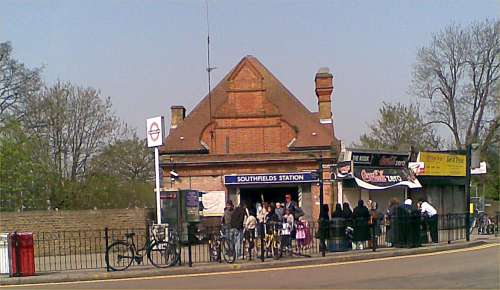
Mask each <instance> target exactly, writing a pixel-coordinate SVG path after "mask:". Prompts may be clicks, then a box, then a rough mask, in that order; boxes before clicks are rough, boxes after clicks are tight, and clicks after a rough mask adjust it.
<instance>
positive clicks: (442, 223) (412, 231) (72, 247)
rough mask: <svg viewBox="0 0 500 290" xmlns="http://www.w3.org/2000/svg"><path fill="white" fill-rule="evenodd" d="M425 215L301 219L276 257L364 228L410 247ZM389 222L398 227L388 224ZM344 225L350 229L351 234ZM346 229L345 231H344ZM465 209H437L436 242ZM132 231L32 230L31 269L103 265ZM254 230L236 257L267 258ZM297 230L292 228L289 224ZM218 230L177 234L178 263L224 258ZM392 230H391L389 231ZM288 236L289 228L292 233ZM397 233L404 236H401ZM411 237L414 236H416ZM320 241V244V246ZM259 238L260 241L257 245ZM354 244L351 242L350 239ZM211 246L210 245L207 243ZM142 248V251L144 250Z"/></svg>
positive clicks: (447, 236) (140, 239)
mask: <svg viewBox="0 0 500 290" xmlns="http://www.w3.org/2000/svg"><path fill="white" fill-rule="evenodd" d="M493 220H494V222H495V223H496V234H498V220H499V217H498V216H496V217H495V218H493ZM429 223H430V220H428V219H421V218H420V217H415V218H409V217H404V218H399V219H397V218H396V219H394V218H393V219H392V220H390V222H388V221H384V220H382V219H381V220H380V221H379V222H376V223H370V222H369V219H367V218H363V219H359V220H352V219H350V220H345V219H344V221H343V222H339V221H338V220H334V219H332V220H330V221H329V223H328V224H327V225H328V229H327V231H326V232H328V235H327V236H322V235H321V234H320V233H325V231H322V230H324V228H322V227H324V226H325V223H321V224H320V223H318V222H317V221H314V222H311V221H309V222H307V223H306V226H305V239H299V240H297V239H295V238H293V237H292V239H291V248H290V251H289V252H288V253H287V254H283V256H282V257H281V258H283V259H289V258H290V257H294V256H306V257H308V256H315V255H316V256H317V255H320V254H324V253H325V252H329V251H348V250H351V249H352V245H353V244H352V242H353V240H354V239H355V238H356V237H357V234H356V231H358V234H359V231H368V238H366V235H365V237H364V239H363V240H361V241H360V242H359V243H357V244H358V245H362V246H363V249H371V250H374V251H375V250H376V249H377V248H384V247H390V246H397V247H414V246H421V245H425V244H426V243H429V242H431V235H430V232H429V228H430V224H429ZM394 227H399V231H398V230H396V231H395V230H394ZM349 228H350V229H352V230H353V233H354V236H351V233H350V232H349ZM346 230H347V231H346ZM465 231H466V229H465V214H449V215H441V216H438V218H437V233H438V241H439V242H448V243H451V242H453V241H456V240H464V239H465ZM131 232H134V233H135V236H134V237H133V239H134V242H135V244H136V245H137V247H138V248H141V247H142V246H143V245H144V244H145V242H146V241H147V240H148V239H149V229H148V226H147V225H145V226H144V227H142V228H131V229H108V228H106V229H103V230H87V231H64V232H34V233H33V234H34V250H35V268H36V271H37V272H54V271H65V270H81V269H104V270H105V269H106V268H107V267H106V256H105V255H106V248H107V246H109V245H110V244H112V243H113V241H116V240H123V239H124V238H125V234H126V233H131ZM255 232H256V233H255V236H254V239H253V240H254V244H253V245H254V247H253V249H252V250H251V251H250V250H249V249H248V248H249V247H248V243H247V242H245V243H243V244H242V246H243V247H244V249H245V250H244V251H243V253H242V257H237V260H236V262H237V263H240V262H265V261H268V260H269V259H272V255H269V249H266V247H265V245H266V240H265V239H266V236H265V233H264V235H263V233H262V231H261V230H259V225H257V230H256V231H255ZM294 232H295V233H296V232H297V229H295V230H294ZM219 233H220V227H219V226H215V227H201V226H199V227H198V228H196V229H193V231H192V232H191V233H190V234H189V237H190V239H185V238H184V239H181V244H180V245H179V246H180V249H181V251H180V265H190V264H191V265H192V264H201V263H224V261H223V260H222V259H214V255H213V251H212V252H211V245H212V242H213V241H214V239H215V237H216V236H217V235H218V234H219ZM178 234H179V237H187V236H188V235H184V233H178ZM395 234H396V235H397V236H394V235H395ZM292 236H293V234H292ZM402 236H405V237H403V238H401V237H402ZM412 239H418V240H417V241H416V242H415V240H412ZM395 241H413V242H414V243H413V242H412V243H406V244H404V243H399V242H397V243H395ZM322 242H324V243H325V245H326V247H325V248H323V247H321V244H322ZM262 244H264V247H262V246H261V245H262ZM355 244H356V243H355ZM212 250H213V249H212ZM144 254H145V253H144ZM144 265H145V266H148V265H150V262H149V260H148V259H147V258H146V257H144V259H143V260H142V263H141V264H140V266H144Z"/></svg>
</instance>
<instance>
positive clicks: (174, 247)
mask: <svg viewBox="0 0 500 290" xmlns="http://www.w3.org/2000/svg"><path fill="white" fill-rule="evenodd" d="M151 232H152V233H151V236H152V239H148V240H146V242H145V244H144V246H143V247H142V248H139V249H138V248H137V246H136V245H135V242H134V236H135V233H126V234H125V239H124V240H117V241H115V242H114V243H112V244H111V245H110V246H109V247H108V248H107V249H106V265H107V266H108V267H109V269H111V270H113V271H123V270H126V269H127V268H128V267H130V265H132V263H133V262H134V261H135V262H136V263H137V264H141V263H143V260H144V254H141V253H143V252H144V251H145V252H146V255H147V257H148V260H149V261H150V262H151V264H153V265H154V266H155V267H157V268H167V267H170V266H173V265H175V264H177V263H178V262H179V259H180V246H179V239H178V236H177V234H176V232H175V231H174V230H172V229H169V228H168V227H164V226H158V225H154V226H153V229H152V231H151Z"/></svg>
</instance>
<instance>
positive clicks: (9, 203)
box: [0, 120, 53, 210]
mask: <svg viewBox="0 0 500 290" xmlns="http://www.w3.org/2000/svg"><path fill="white" fill-rule="evenodd" d="M43 148H44V146H43V140H39V139H37V138H36V136H30V135H28V134H27V133H26V131H25V130H24V128H23V127H22V124H21V123H20V122H19V121H17V120H9V121H8V122H6V123H4V126H3V128H2V130H1V131H0V209H1V210H23V209H37V208H45V207H46V206H47V199H48V191H47V189H48V188H49V187H50V186H51V181H52V180H53V178H52V177H53V175H52V174H53V171H52V169H51V167H50V166H47V165H48V164H49V163H48V158H47V157H48V155H46V154H45V153H44V151H43Z"/></svg>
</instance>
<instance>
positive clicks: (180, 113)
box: [170, 106, 186, 129]
mask: <svg viewBox="0 0 500 290" xmlns="http://www.w3.org/2000/svg"><path fill="white" fill-rule="evenodd" d="M170 113H171V115H172V121H171V122H170V129H175V128H177V126H179V125H180V124H181V123H182V121H184V118H185V117H186V108H184V106H172V107H170Z"/></svg>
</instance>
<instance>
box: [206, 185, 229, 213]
mask: <svg viewBox="0 0 500 290" xmlns="http://www.w3.org/2000/svg"><path fill="white" fill-rule="evenodd" d="M202 203H203V216H222V215H223V214H224V207H225V205H226V192H225V191H223V190H221V191H208V192H206V193H204V194H203V197H202Z"/></svg>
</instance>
